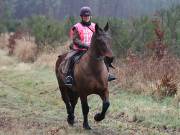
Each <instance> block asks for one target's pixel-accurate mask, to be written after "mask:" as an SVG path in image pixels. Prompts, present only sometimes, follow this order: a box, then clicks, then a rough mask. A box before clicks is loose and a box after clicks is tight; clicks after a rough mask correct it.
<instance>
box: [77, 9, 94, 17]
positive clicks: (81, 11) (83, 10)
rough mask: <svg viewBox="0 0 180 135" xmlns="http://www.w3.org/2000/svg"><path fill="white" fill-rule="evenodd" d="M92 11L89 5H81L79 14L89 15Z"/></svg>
mask: <svg viewBox="0 0 180 135" xmlns="http://www.w3.org/2000/svg"><path fill="white" fill-rule="evenodd" d="M91 15H92V11H91V8H90V7H82V8H81V10H80V16H91Z"/></svg>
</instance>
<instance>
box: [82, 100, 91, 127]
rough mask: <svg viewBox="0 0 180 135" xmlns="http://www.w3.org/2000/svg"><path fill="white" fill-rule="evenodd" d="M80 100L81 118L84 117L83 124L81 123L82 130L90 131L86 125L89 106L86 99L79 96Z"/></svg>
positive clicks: (87, 124)
mask: <svg viewBox="0 0 180 135" xmlns="http://www.w3.org/2000/svg"><path fill="white" fill-rule="evenodd" d="M80 99H81V106H82V112H83V117H84V122H83V128H85V129H88V130H89V129H91V127H90V126H89V123H88V113H89V106H88V103H87V97H84V96H80Z"/></svg>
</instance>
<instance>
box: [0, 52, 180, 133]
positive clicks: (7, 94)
mask: <svg viewBox="0 0 180 135" xmlns="http://www.w3.org/2000/svg"><path fill="white" fill-rule="evenodd" d="M6 54H7V52H6V51H2V50H1V51H0V134H2V135H14V134H15V135H26V134H27V135H32V134H37V135H41V134H43V135H46V134H47V135H48V134H49V135H63V134H64V135H66V134H70V135H74V134H77V135H79V134H83V135H84V134H89V135H93V134H95V135H104V134H105V135H109V134H112V135H116V134H124V135H129V134H133V135H134V134H137V135H144V134H145V135H156V134H157V135H166V134H167V135H168V134H173V135H178V134H180V108H179V105H178V106H175V105H174V104H173V101H174V100H173V97H166V98H164V99H163V100H160V101H157V100H155V99H153V98H152V97H151V96H144V95H136V94H132V93H130V92H127V91H126V90H124V89H120V88H119V87H118V85H116V82H115V83H110V102H111V106H110V109H109V110H108V113H107V116H106V118H105V120H103V121H102V122H100V123H97V122H95V121H94V119H93V117H94V115H95V113H96V112H98V110H100V109H101V100H100V98H99V97H98V96H96V95H92V96H89V97H88V101H89V106H90V113H89V119H90V120H89V121H90V126H91V127H92V128H93V129H92V130H91V131H85V130H84V129H83V128H82V112H81V106H80V102H78V105H77V107H76V110H75V115H76V123H75V125H74V127H71V126H69V125H68V124H67V122H66V110H65V105H64V103H63V101H62V100H61V95H60V92H59V90H58V85H57V80H56V78H55V73H54V71H53V69H52V68H49V67H48V66H45V65H42V66H39V65H37V64H27V63H21V62H19V61H18V60H17V59H16V58H15V57H9V56H7V55H6Z"/></svg>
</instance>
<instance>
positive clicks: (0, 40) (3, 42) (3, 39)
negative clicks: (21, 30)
mask: <svg viewBox="0 0 180 135" xmlns="http://www.w3.org/2000/svg"><path fill="white" fill-rule="evenodd" d="M8 39H9V34H7V33H4V34H1V35H0V49H5V48H7V45H8Z"/></svg>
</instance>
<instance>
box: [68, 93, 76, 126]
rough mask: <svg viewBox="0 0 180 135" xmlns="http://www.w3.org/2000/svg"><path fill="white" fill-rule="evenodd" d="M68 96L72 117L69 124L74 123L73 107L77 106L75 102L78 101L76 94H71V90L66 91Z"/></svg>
mask: <svg viewBox="0 0 180 135" xmlns="http://www.w3.org/2000/svg"><path fill="white" fill-rule="evenodd" d="M68 96H69V100H70V104H71V107H72V115H71V118H70V119H71V122H72V123H74V118H75V116H74V109H75V106H76V104H77V101H78V94H77V93H76V92H73V91H72V90H69V91H68Z"/></svg>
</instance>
